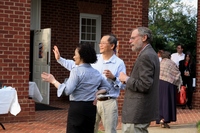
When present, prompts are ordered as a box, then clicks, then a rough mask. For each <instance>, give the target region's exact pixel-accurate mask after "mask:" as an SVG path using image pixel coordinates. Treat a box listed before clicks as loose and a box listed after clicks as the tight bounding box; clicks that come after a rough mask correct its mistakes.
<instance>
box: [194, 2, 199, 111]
mask: <svg viewBox="0 0 200 133" xmlns="http://www.w3.org/2000/svg"><path fill="white" fill-rule="evenodd" d="M197 14H200V0H198V9H197ZM199 49H200V16H199V15H198V16H197V44H196V92H195V93H194V94H193V106H194V108H195V109H199V108H200V99H199V97H200V91H199V90H200V86H199V84H200V62H199V61H200V50H199Z"/></svg>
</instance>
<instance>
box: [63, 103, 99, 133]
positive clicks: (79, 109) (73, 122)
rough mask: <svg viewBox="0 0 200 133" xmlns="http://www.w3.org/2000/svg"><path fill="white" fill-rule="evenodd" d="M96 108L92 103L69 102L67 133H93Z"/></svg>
mask: <svg viewBox="0 0 200 133" xmlns="http://www.w3.org/2000/svg"><path fill="white" fill-rule="evenodd" d="M95 120H96V106H95V105H93V101H89V102H84V101H79V102H76V101H70V106H69V111H68V120H67V133H94V124H95Z"/></svg>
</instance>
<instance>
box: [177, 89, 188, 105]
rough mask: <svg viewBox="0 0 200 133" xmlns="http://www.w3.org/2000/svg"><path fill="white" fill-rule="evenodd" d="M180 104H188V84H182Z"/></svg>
mask: <svg viewBox="0 0 200 133" xmlns="http://www.w3.org/2000/svg"><path fill="white" fill-rule="evenodd" d="M178 98H179V104H183V105H184V104H186V86H184V85H182V86H181V87H180V92H179V97H178Z"/></svg>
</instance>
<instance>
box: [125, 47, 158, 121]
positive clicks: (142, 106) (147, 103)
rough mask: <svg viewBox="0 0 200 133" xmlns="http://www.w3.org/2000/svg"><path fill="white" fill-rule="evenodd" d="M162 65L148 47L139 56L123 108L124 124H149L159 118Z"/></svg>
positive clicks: (128, 85) (129, 82)
mask: <svg viewBox="0 0 200 133" xmlns="http://www.w3.org/2000/svg"><path fill="white" fill-rule="evenodd" d="M159 73H160V63H159V59H158V55H157V54H156V52H155V51H154V49H153V48H152V46H151V45H148V46H147V47H146V48H145V49H144V50H143V51H141V53H140V54H139V55H138V57H137V59H136V61H135V64H134V66H133V69H132V72H131V75H130V78H129V79H128V80H127V83H126V89H125V96H124V103H123V107H122V122H123V123H135V124H136V123H138V124H143V123H149V122H151V121H154V120H156V119H157V118H158V109H159V106H158V95H159V89H158V87H159Z"/></svg>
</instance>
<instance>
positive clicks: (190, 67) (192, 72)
mask: <svg viewBox="0 0 200 133" xmlns="http://www.w3.org/2000/svg"><path fill="white" fill-rule="evenodd" d="M179 70H180V72H181V77H182V78H183V77H184V71H185V70H188V71H189V73H190V76H189V77H190V78H195V77H196V66H195V63H194V62H190V63H188V65H187V66H185V60H181V61H179Z"/></svg>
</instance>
